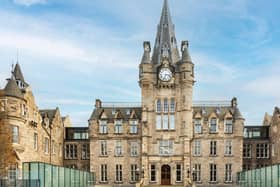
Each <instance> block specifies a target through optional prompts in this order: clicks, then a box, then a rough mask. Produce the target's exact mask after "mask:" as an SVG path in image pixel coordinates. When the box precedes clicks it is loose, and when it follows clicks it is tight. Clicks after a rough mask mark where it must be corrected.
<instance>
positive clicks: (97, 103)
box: [95, 99, 102, 108]
mask: <svg viewBox="0 0 280 187" xmlns="http://www.w3.org/2000/svg"><path fill="white" fill-rule="evenodd" d="M101 107H102V102H101V100H100V99H96V100H95V108H101Z"/></svg>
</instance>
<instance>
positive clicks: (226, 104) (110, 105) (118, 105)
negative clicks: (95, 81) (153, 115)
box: [102, 100, 231, 108]
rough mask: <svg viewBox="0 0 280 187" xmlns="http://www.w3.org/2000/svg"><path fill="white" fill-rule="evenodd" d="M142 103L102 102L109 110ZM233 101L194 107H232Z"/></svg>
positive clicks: (196, 102)
mask: <svg viewBox="0 0 280 187" xmlns="http://www.w3.org/2000/svg"><path fill="white" fill-rule="evenodd" d="M141 106H142V104H141V102H102V107H105V108H106V107H108V108H140V107H141ZM230 106H231V101H226V100H221V101H218V100H217V101H193V107H230Z"/></svg>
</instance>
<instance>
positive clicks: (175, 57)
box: [152, 0, 180, 64]
mask: <svg viewBox="0 0 280 187" xmlns="http://www.w3.org/2000/svg"><path fill="white" fill-rule="evenodd" d="M162 57H167V58H168V59H169V60H170V61H171V63H173V64H174V63H176V62H178V61H179V60H180V57H179V51H178V48H177V42H176V37H175V31H174V25H173V23H172V20H171V15H170V10H169V6H168V1H167V0H164V4H163V8H162V13H161V18H160V23H159V25H158V31H157V36H156V41H155V46H154V51H153V57H152V60H153V63H155V64H158V63H160V62H161V58H162Z"/></svg>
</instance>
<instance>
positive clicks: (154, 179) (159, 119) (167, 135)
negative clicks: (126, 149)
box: [139, 0, 194, 185]
mask: <svg viewBox="0 0 280 187" xmlns="http://www.w3.org/2000/svg"><path fill="white" fill-rule="evenodd" d="M174 29H175V27H174V25H173V23H172V20H171V15H170V11H169V7H168V2H167V0H165V1H164V5H163V9H162V14H161V18H160V23H159V25H158V30H157V36H156V40H155V44H154V48H153V52H152V54H151V46H150V42H148V41H146V42H144V54H143V57H142V61H141V63H140V65H139V85H140V87H141V94H142V123H143V124H142V156H141V162H142V169H143V170H144V171H145V172H144V176H143V177H144V184H145V185H148V184H150V183H154V184H162V185H174V184H179V183H186V182H187V181H188V179H189V178H190V177H191V176H190V175H191V174H190V173H191V167H190V165H191V147H190V145H191V140H192V137H193V125H192V116H193V111H192V110H193V109H192V95H193V84H194V64H193V63H192V60H191V58H190V55H189V52H188V48H189V43H188V41H183V42H182V44H181V54H180V53H179V50H178V47H177V40H176V36H175V30H174Z"/></svg>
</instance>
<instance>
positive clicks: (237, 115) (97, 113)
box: [89, 106, 244, 121]
mask: <svg viewBox="0 0 280 187" xmlns="http://www.w3.org/2000/svg"><path fill="white" fill-rule="evenodd" d="M127 110H130V113H129V114H127ZM133 110H134V111H135V113H136V116H137V119H139V120H141V117H142V108H141V107H138V108H112V107H104V108H96V109H94V111H93V112H92V114H91V116H90V119H89V120H93V119H100V117H101V115H102V113H103V112H105V115H106V116H107V118H108V119H109V120H111V121H113V120H114V119H115V117H116V114H117V112H120V115H121V116H122V117H121V119H123V120H125V121H128V120H129V119H130V115H131V112H132V111H133ZM213 113H215V115H216V116H217V117H218V118H219V119H224V117H225V115H226V114H228V113H229V114H231V115H232V116H233V118H234V119H244V118H243V116H242V114H241V112H240V111H239V109H238V108H237V107H231V106H196V107H193V118H194V117H195V115H196V114H200V115H201V116H202V117H203V118H209V117H210V115H211V114H213Z"/></svg>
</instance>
